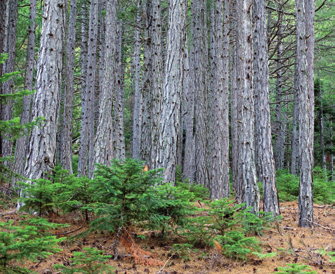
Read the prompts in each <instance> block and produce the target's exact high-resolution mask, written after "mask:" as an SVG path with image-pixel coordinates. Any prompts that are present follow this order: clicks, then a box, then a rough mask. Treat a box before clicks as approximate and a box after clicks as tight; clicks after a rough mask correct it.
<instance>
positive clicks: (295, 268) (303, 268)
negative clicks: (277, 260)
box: [274, 264, 316, 274]
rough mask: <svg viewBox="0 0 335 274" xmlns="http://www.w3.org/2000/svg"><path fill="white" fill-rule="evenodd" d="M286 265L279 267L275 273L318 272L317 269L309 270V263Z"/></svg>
mask: <svg viewBox="0 0 335 274" xmlns="http://www.w3.org/2000/svg"><path fill="white" fill-rule="evenodd" d="M287 265H288V266H286V267H278V270H280V271H277V272H275V273H274V274H304V273H310V274H312V273H314V274H316V271H309V270H310V269H311V267H310V266H308V265H302V264H287Z"/></svg>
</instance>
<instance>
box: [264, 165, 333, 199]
mask: <svg viewBox="0 0 335 274" xmlns="http://www.w3.org/2000/svg"><path fill="white" fill-rule="evenodd" d="M313 174H314V178H313V200H314V202H315V203H318V204H332V203H334V202H335V184H334V182H332V181H327V180H326V176H325V174H324V172H323V171H322V170H321V168H320V167H316V168H314V173H313ZM276 180H277V189H278V196H279V201H280V202H287V201H296V200H297V198H298V195H299V177H296V176H294V175H293V174H289V173H288V172H287V170H277V172H276ZM259 186H260V188H262V185H261V184H259Z"/></svg>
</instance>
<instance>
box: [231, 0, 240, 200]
mask: <svg viewBox="0 0 335 274" xmlns="http://www.w3.org/2000/svg"><path fill="white" fill-rule="evenodd" d="M230 10H231V15H233V14H236V1H235V0H231V1H230ZM231 17H232V18H231V26H230V34H231V37H234V38H233V39H231V55H230V58H231V61H230V86H231V88H230V90H231V91H230V112H231V121H230V124H231V143H232V144H231V145H232V149H231V158H232V162H231V172H232V184H233V189H234V191H235V194H238V146H239V142H238V130H237V129H238V119H237V116H238V105H237V102H238V91H237V75H236V74H237V71H236V69H237V47H236V18H234V17H233V16H231Z"/></svg>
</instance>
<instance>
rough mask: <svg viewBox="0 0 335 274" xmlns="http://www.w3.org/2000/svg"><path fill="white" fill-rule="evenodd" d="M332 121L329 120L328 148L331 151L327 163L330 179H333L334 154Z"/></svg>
mask: <svg viewBox="0 0 335 274" xmlns="http://www.w3.org/2000/svg"><path fill="white" fill-rule="evenodd" d="M332 125H333V121H332V120H330V128H329V131H330V140H331V143H330V148H331V153H330V163H329V169H330V180H331V181H334V155H333V138H334V137H333V126H332Z"/></svg>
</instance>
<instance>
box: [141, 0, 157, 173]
mask: <svg viewBox="0 0 335 274" xmlns="http://www.w3.org/2000/svg"><path fill="white" fill-rule="evenodd" d="M143 14H145V29H144V39H143V42H144V43H143V44H144V45H143V48H144V49H143V66H142V79H143V80H142V88H141V94H142V123H141V135H140V138H141V140H140V144H139V146H140V148H141V159H142V160H143V161H145V163H146V164H147V165H148V167H150V166H152V164H151V149H152V148H151V142H152V140H151V123H152V113H153V112H154V109H153V106H152V100H153V95H152V92H153V89H152V84H153V83H152V82H153V79H152V77H153V75H152V72H153V71H152V57H153V56H152V31H151V22H152V4H151V1H150V0H147V1H146V2H145V5H144V8H143Z"/></svg>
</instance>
